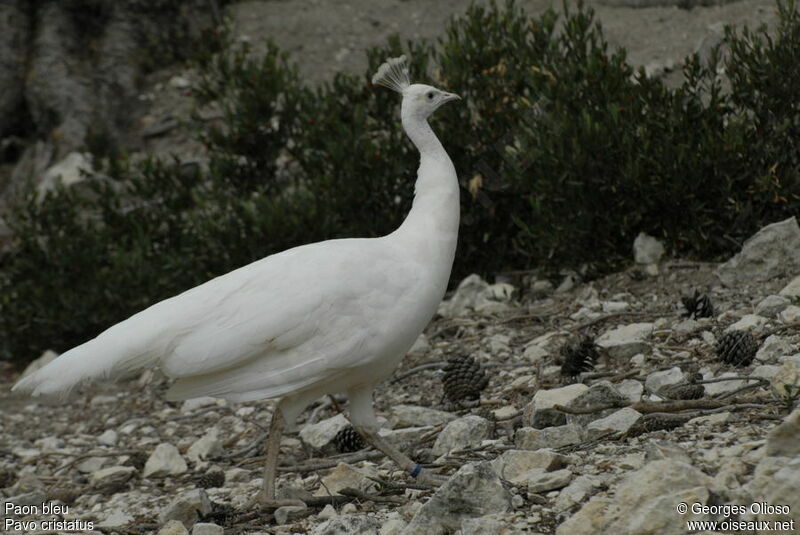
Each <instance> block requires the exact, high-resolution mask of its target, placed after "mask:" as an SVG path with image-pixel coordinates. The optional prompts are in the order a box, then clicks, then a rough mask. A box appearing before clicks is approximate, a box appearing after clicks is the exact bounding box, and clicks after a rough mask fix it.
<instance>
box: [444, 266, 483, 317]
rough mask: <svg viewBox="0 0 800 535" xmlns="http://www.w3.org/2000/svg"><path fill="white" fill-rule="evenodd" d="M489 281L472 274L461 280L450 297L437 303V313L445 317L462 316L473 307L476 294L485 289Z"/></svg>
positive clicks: (476, 298)
mask: <svg viewBox="0 0 800 535" xmlns="http://www.w3.org/2000/svg"><path fill="white" fill-rule="evenodd" d="M488 287H489V283H487V282H486V281H485V280H483V279H482V278H481V277H480V276H479V275H475V274H472V275H470V276H469V277H467V278H465V279H464V280H462V281H461V282H460V283H459V285H458V287H457V288H456V291H455V292H454V293H453V295H452V296H451V297H450V299H448V300H446V301H443V302H442V304H440V305H439V309H438V313H439V315H441V316H444V317H445V318H453V317H457V316H462V315H464V314H466V313H468V312H469V311H470V310H473V309H474V308H475V302H476V301H477V300H478V295H479V294H481V293H482V292H484V291H486V289H487V288H488Z"/></svg>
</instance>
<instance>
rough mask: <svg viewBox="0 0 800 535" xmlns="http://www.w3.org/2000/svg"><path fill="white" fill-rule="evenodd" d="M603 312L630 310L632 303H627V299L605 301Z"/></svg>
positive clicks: (612, 312)
mask: <svg viewBox="0 0 800 535" xmlns="http://www.w3.org/2000/svg"><path fill="white" fill-rule="evenodd" d="M602 307H603V312H605V313H606V314H614V313H616V312H622V311H624V310H628V309H629V308H630V307H631V305H630V304H628V303H626V302H625V301H603V303H602Z"/></svg>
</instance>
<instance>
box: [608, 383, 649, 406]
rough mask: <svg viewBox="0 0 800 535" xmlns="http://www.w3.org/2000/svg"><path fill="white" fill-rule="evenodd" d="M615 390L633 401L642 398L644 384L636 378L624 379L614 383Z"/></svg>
mask: <svg viewBox="0 0 800 535" xmlns="http://www.w3.org/2000/svg"><path fill="white" fill-rule="evenodd" d="M615 386H616V387H617V392H619V393H620V394H622V395H623V396H625V397H626V398H628V400H629V401H633V402H634V403H636V402H639V401H641V400H642V394H643V393H644V385H643V384H642V383H641V382H639V381H637V380H636V379H624V380H622V381H620V382H619V383H617V384H616V385H615Z"/></svg>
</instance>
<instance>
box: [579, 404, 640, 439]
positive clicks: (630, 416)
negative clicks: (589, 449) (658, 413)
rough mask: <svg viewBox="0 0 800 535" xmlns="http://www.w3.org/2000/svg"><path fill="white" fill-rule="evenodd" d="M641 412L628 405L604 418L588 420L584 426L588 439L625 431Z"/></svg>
mask: <svg viewBox="0 0 800 535" xmlns="http://www.w3.org/2000/svg"><path fill="white" fill-rule="evenodd" d="M641 417H642V414H641V413H640V412H639V411H637V410H634V409H632V408H630V407H625V408H622V409H620V410H618V411H616V412H614V413H611V414H609V415H608V416H606V417H605V418H600V419H598V420H594V421H593V422H590V423H589V425H588V426H586V433H587V436H588V437H589V438H590V439H593V438H597V437H599V436H601V435H605V434H606V433H612V432H625V431H627V430H628V429H630V428H631V427H632V426H633V425H634V424H635V423H636V422H638V421H639V419H641Z"/></svg>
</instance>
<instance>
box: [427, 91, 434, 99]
mask: <svg viewBox="0 0 800 535" xmlns="http://www.w3.org/2000/svg"><path fill="white" fill-rule="evenodd" d="M428 100H433V91H428Z"/></svg>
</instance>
